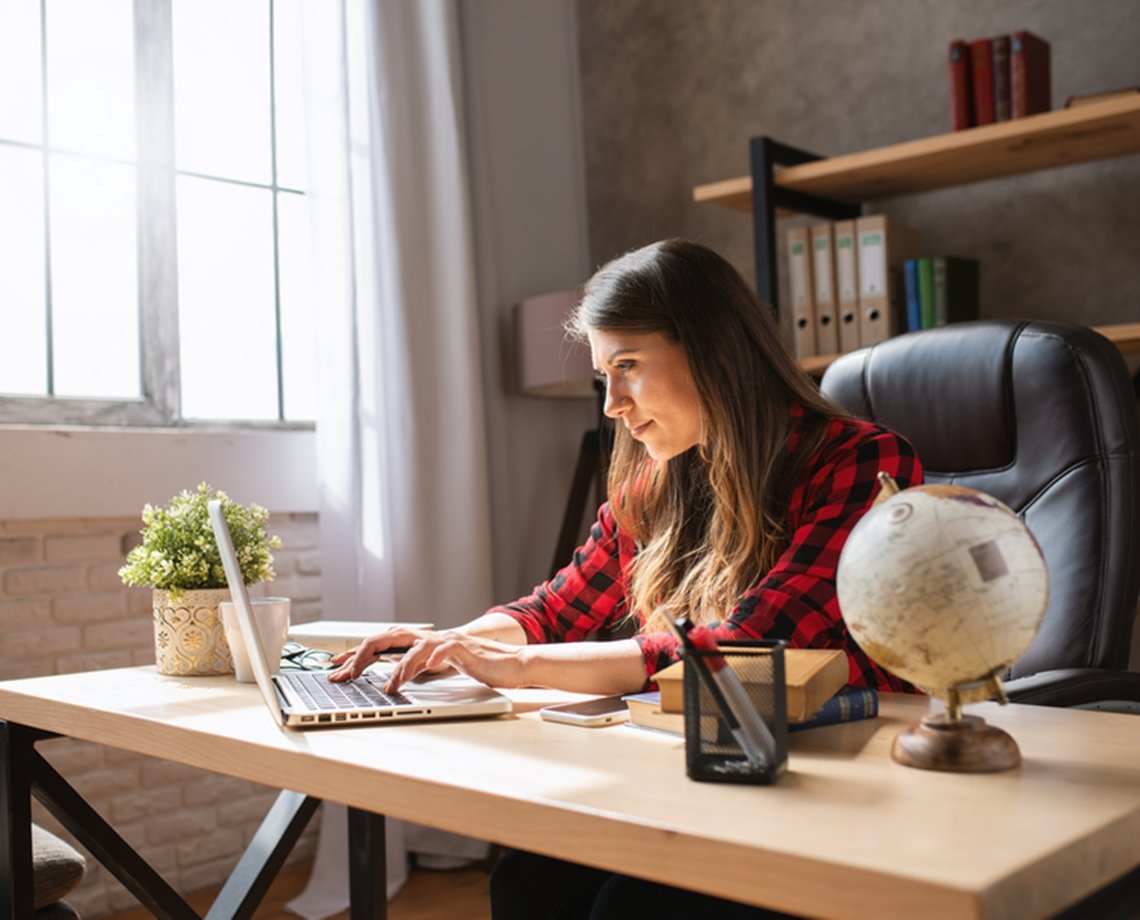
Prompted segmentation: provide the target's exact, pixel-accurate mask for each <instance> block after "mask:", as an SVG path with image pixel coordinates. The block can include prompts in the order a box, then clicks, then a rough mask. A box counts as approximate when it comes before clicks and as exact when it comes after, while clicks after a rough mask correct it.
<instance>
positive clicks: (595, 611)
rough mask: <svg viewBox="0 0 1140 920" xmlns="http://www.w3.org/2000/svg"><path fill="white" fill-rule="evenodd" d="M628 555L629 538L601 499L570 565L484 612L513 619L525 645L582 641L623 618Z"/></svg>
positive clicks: (629, 553) (626, 605) (630, 555)
mask: <svg viewBox="0 0 1140 920" xmlns="http://www.w3.org/2000/svg"><path fill="white" fill-rule="evenodd" d="M632 558H633V547H632V541H630V539H629V538H628V537H626V536H625V535H624V534H621V533H619V532H618V529H617V522H616V521H614V516H613V514H612V512H611V511H610V505H609V502H606V503H605V504H603V505H602V507H601V508H600V509H599V511H598V519H597V521H595V523H594V526H593V527H591V528H590V534H589V536H588V537H587V539H586V542H585V543H584V544H583V545H582V546H580V547H579V548H578V550H577V551H576V552H575V553H574V558H573V559H572V560H571V562H570V564H569V565H567V566H566V567H565V568H564V569H562V570H561V571H559V572H558V574H556V575H555V576H554V577H553V578H552V579H551V580H550V581H548V582H546V583H545V584H541V585H539V586H538V587H537V588H535V589H534V592H533V593H532V594H530V595H528V596H527V597H523V598H520V599H519V600H517V601H515V602H514V603H512V604H504V605H503V606H501V607H493V608H491V610H490V611H488V612H491V613H505V614H507V615H508V616H512V617H514V618H515V620H516V621H518V623H519V625H520V626H522V628H523V630H524V631H525V632H526V637H527V642H529V643H536V642H574V641H577V640H580V639H586V638H588V637H589V636H591V635H593V634H594V633H597V632H598V631H600V630H604V629H608V628H610V627H612V626H615V625H616V624H617V623H619V622H620V621H621V620H622V619H623V618H624V617H625V616H626V613H627V611H628V609H629V607H628V604H627V602H626V582H625V575H624V572H625V569H626V566H627V565H628V564H629V561H630V560H631V559H632Z"/></svg>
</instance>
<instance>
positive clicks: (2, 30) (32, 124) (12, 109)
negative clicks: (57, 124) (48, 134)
mask: <svg viewBox="0 0 1140 920" xmlns="http://www.w3.org/2000/svg"><path fill="white" fill-rule="evenodd" d="M41 82H42V81H41V77H40V3H39V0H0V86H2V87H4V90H3V91H2V92H0V138H6V139H7V140H12V141H25V142H27V143H30V144H39V143H42V142H43V119H42V115H43V95H42V86H41Z"/></svg>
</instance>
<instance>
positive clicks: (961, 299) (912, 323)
mask: <svg viewBox="0 0 1140 920" xmlns="http://www.w3.org/2000/svg"><path fill="white" fill-rule="evenodd" d="M979 275H980V271H979V266H978V262H977V260H976V259H964V258H960V257H958V256H923V257H922V258H919V259H907V260H906V261H905V262H904V263H903V288H904V290H905V294H906V328H907V331H908V332H914V331H915V330H916V329H931V328H933V327H934V326H945V325H946V324H947V323H961V322H966V321H968V320H972V319H977V318H978V302H979V299H980V296H981V288H980V283H979Z"/></svg>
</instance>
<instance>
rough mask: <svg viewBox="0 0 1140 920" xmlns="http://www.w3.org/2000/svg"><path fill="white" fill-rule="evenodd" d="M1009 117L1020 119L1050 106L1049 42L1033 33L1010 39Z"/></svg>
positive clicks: (1045, 109)
mask: <svg viewBox="0 0 1140 920" xmlns="http://www.w3.org/2000/svg"><path fill="white" fill-rule="evenodd" d="M1009 85H1010V116H1011V117H1013V118H1021V117H1022V116H1023V115H1034V114H1036V113H1037V112H1048V111H1049V110H1050V109H1051V108H1052V107H1053V104H1052V85H1051V77H1050V67H1049V43H1048V42H1047V41H1045V39H1043V38H1039V37H1038V36H1036V35H1034V34H1033V33H1032V32H1027V31H1024V30H1022V31H1020V32H1014V33H1013V34H1011V35H1010V37H1009Z"/></svg>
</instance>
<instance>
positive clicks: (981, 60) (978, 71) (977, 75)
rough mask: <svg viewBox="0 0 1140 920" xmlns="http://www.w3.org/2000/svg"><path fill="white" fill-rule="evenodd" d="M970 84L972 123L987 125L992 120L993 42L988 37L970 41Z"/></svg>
mask: <svg viewBox="0 0 1140 920" xmlns="http://www.w3.org/2000/svg"><path fill="white" fill-rule="evenodd" d="M970 84H971V86H972V87H973V90H974V124H976V125H988V124H990V123H992V122H993V120H994V60H993V42H992V41H990V39H988V38H976V39H974V40H973V41H972V42H970Z"/></svg>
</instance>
